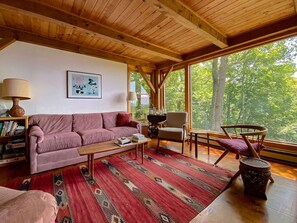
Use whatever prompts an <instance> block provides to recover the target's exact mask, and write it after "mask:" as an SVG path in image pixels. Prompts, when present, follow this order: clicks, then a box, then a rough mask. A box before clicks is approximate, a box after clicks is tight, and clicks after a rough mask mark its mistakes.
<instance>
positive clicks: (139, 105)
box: [130, 72, 150, 122]
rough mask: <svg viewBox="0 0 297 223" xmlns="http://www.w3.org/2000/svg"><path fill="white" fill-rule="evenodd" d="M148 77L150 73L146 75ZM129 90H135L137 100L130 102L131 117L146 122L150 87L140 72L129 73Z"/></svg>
mask: <svg viewBox="0 0 297 223" xmlns="http://www.w3.org/2000/svg"><path fill="white" fill-rule="evenodd" d="M148 79H150V75H148ZM130 90H131V91H134V92H136V95H137V101H133V102H131V110H132V116H133V118H134V119H136V120H139V121H142V122H147V115H148V114H149V105H150V88H149V86H148V85H147V83H146V82H145V80H144V79H143V77H142V76H141V74H140V73H138V72H131V73H130Z"/></svg>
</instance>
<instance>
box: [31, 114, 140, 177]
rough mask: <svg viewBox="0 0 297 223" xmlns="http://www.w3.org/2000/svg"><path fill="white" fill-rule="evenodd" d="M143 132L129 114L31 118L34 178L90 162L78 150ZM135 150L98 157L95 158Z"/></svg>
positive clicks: (66, 115) (36, 116)
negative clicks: (52, 170) (81, 147)
mask: <svg viewBox="0 0 297 223" xmlns="http://www.w3.org/2000/svg"><path fill="white" fill-rule="evenodd" d="M140 132H141V124H140V123H139V122H137V121H133V120H131V115H130V114H129V113H126V112H120V111H119V112H104V113H86V114H38V115H32V116H31V117H30V118H29V148H30V149H29V150H30V171H31V174H34V173H38V172H42V171H46V170H50V169H55V168H60V167H64V166H67V165H72V164H76V163H80V162H84V161H86V160H87V157H86V156H80V155H79V154H78V152H77V148H78V147H80V146H83V145H88V144H93V143H98V142H104V141H109V140H113V139H116V138H118V137H123V136H125V137H128V136H131V135H132V134H134V133H140ZM129 149H131V148H120V149H119V150H116V151H110V152H104V153H100V154H96V155H95V158H99V157H103V156H108V155H111V154H114V153H118V152H123V151H126V150H129Z"/></svg>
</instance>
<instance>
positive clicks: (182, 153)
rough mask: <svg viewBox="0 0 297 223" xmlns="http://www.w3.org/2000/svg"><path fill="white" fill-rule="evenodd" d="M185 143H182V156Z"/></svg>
mask: <svg viewBox="0 0 297 223" xmlns="http://www.w3.org/2000/svg"><path fill="white" fill-rule="evenodd" d="M184 146H185V141H183V142H182V154H184Z"/></svg>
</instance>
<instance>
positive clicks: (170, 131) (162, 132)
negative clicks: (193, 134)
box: [158, 127, 183, 141]
mask: <svg viewBox="0 0 297 223" xmlns="http://www.w3.org/2000/svg"><path fill="white" fill-rule="evenodd" d="M158 137H159V138H160V139H163V138H164V139H171V140H177V141H182V140H183V129H182V128H172V127H165V128H160V129H159V132H158Z"/></svg>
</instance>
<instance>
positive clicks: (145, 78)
mask: <svg viewBox="0 0 297 223" xmlns="http://www.w3.org/2000/svg"><path fill="white" fill-rule="evenodd" d="M137 68H138V71H139V73H140V74H141V76H142V78H143V79H144V80H145V82H146V83H147V84H148V86H149V88H150V89H151V91H152V92H154V93H156V89H155V87H154V85H153V84H152V82H151V81H150V80H149V79H148V78H147V76H146V73H145V72H144V70H143V69H142V67H140V66H137Z"/></svg>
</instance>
